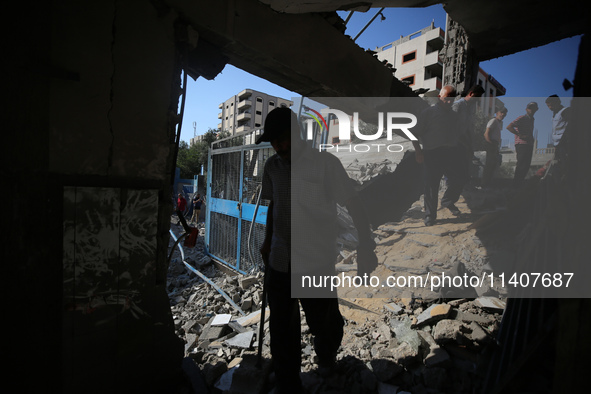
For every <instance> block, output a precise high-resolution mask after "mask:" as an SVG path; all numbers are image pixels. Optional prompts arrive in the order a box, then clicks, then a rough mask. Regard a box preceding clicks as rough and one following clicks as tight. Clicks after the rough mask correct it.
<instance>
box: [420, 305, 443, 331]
mask: <svg viewBox="0 0 591 394" xmlns="http://www.w3.org/2000/svg"><path fill="white" fill-rule="evenodd" d="M450 311H451V306H450V305H448V304H433V305H431V306H430V307H429V308H427V309H426V310H425V311H423V312H422V313H421V314H420V315H419V316H418V317H417V326H420V325H423V324H427V323H433V322H436V321H438V320H441V319H445V318H446V317H448V316H449V314H450Z"/></svg>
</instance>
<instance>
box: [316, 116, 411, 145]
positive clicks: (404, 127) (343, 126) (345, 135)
mask: <svg viewBox="0 0 591 394" xmlns="http://www.w3.org/2000/svg"><path fill="white" fill-rule="evenodd" d="M305 109H306V111H310V112H312V113H310V112H306V113H305V114H306V115H308V116H310V117H311V118H312V119H307V120H306V121H305V124H306V138H307V139H308V140H312V139H313V136H314V132H313V130H314V122H316V124H318V126H319V127H320V130H323V129H325V130H327V131H328V124H327V122H326V118H327V117H328V115H329V114H332V115H334V116H336V119H337V120H338V128H339V134H338V135H339V140H340V141H343V140H350V139H351V117H350V116H349V115H347V114H346V113H345V112H343V111H340V110H337V109H331V108H324V109H322V110H321V111H320V112H318V111H315V110H314V109H312V108H309V107H305ZM400 120H406V122H404V123H400ZM384 124H385V127H384ZM416 124H417V117H416V116H415V115H413V114H411V113H408V112H386V113H384V112H379V113H378V128H377V131H376V132H375V133H374V134H369V135H368V134H362V133H361V132H360V131H359V113H358V112H354V113H353V133H354V134H355V136H356V137H357V138H358V139H360V140H363V141H375V140H378V139H380V138H382V137H383V135H384V132H385V133H386V139H387V140H388V141H392V135H393V132H394V131H395V130H400V131H401V132H402V133H404V135H405V136H406V137H407V138H408V139H409V140H411V141H417V137H415V136H414V134H413V133H411V131H410V129H411V128H413V127H414V126H416ZM372 148H373V149H377V151H378V152H379V151H380V149H386V150H387V151H388V152H402V151H403V150H404V147H403V146H402V145H400V144H380V143H373V144H350V145H349V146H348V147H339V145H336V146H335V145H333V144H320V145H319V147H318V150H320V151H328V150H331V149H335V150H336V151H337V152H339V151H344V150H347V151H349V152H353V151H354V152H359V153H363V152H369V151H371V150H372Z"/></svg>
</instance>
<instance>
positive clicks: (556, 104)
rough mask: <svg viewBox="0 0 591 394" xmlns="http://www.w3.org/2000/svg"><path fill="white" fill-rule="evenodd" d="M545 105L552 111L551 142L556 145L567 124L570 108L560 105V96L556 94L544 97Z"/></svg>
mask: <svg viewBox="0 0 591 394" xmlns="http://www.w3.org/2000/svg"><path fill="white" fill-rule="evenodd" d="M546 105H547V106H548V109H549V110H550V111H552V143H553V144H554V146H557V145H558V143H559V142H560V139H561V138H562V134H564V130H565V129H566V125H567V124H568V114H569V112H570V110H569V108H568V107H565V106H563V105H562V102H561V101H560V97H558V96H557V95H556V94H553V95H552V96H550V97H548V98H547V99H546Z"/></svg>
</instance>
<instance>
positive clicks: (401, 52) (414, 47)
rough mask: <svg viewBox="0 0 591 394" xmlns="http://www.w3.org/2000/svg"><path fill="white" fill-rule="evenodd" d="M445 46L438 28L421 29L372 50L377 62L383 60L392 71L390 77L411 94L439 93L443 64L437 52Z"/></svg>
mask: <svg viewBox="0 0 591 394" xmlns="http://www.w3.org/2000/svg"><path fill="white" fill-rule="evenodd" d="M444 43H445V31H444V30H443V29H441V28H440V27H435V26H434V24H433V23H431V26H428V27H425V28H424V29H421V30H419V31H417V32H414V33H412V34H409V35H407V36H401V37H400V39H398V40H396V41H393V42H390V43H388V44H386V45H384V46H381V47H378V48H376V49H375V52H376V53H377V57H378V59H379V60H382V61H384V60H387V61H388V63H390V64H391V65H392V66H393V67H394V68H395V69H396V71H395V72H394V76H395V77H396V78H398V79H399V80H401V81H402V82H405V83H407V84H408V85H409V86H410V87H411V88H412V89H413V90H415V91H419V92H422V93H421V94H423V93H425V92H428V91H431V92H432V91H439V90H440V89H441V86H442V78H443V63H442V62H441V60H440V59H439V51H440V50H441V49H442V48H443V45H444Z"/></svg>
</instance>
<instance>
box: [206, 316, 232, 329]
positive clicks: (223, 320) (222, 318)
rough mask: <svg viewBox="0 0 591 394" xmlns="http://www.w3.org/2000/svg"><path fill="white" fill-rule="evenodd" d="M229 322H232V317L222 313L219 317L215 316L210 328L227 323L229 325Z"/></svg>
mask: <svg viewBox="0 0 591 394" xmlns="http://www.w3.org/2000/svg"><path fill="white" fill-rule="evenodd" d="M230 320H232V315H230V314H227V313H222V314H219V315H215V316H214V317H213V320H212V321H211V326H212V327H218V326H225V325H227V324H228V323H230Z"/></svg>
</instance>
